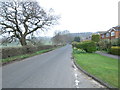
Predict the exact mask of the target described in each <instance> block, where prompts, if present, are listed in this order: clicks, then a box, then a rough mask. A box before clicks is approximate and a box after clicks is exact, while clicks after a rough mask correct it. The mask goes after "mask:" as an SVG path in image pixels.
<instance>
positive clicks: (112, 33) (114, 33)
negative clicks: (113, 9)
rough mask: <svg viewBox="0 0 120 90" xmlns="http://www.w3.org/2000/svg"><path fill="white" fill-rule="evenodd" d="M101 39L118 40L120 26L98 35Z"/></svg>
mask: <svg viewBox="0 0 120 90" xmlns="http://www.w3.org/2000/svg"><path fill="white" fill-rule="evenodd" d="M99 34H100V38H101V39H117V38H120V26H116V27H112V28H111V29H109V30H108V31H106V32H103V33H99Z"/></svg>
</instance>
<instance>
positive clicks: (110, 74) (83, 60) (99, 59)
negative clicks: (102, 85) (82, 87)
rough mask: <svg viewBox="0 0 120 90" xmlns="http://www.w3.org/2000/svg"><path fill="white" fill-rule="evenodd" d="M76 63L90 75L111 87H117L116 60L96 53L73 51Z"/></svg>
mask: <svg viewBox="0 0 120 90" xmlns="http://www.w3.org/2000/svg"><path fill="white" fill-rule="evenodd" d="M73 56H74V58H75V61H76V63H77V64H78V65H79V66H80V67H81V68H82V69H84V70H85V71H87V72H88V73H90V74H91V75H93V76H95V77H97V78H98V79H101V80H102V81H104V82H106V83H108V84H109V85H111V86H113V87H118V60H117V59H113V58H109V57H106V56H101V55H99V54H96V53H85V52H83V53H81V52H80V51H78V50H77V49H73Z"/></svg>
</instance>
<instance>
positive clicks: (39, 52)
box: [2, 48, 56, 65]
mask: <svg viewBox="0 0 120 90" xmlns="http://www.w3.org/2000/svg"><path fill="white" fill-rule="evenodd" d="M54 49H56V48H51V49H46V50H40V51H37V52H35V53H32V54H24V55H20V56H13V57H10V58H6V59H2V64H3V65H4V64H7V63H10V62H13V61H17V60H22V59H25V58H28V57H32V56H35V55H39V54H42V53H45V52H49V51H51V50H54Z"/></svg>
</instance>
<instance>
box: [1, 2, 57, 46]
mask: <svg viewBox="0 0 120 90" xmlns="http://www.w3.org/2000/svg"><path fill="white" fill-rule="evenodd" d="M51 11H52V10H49V12H46V11H45V10H44V9H43V8H42V7H40V6H39V4H38V3H37V2H30V1H24V2H17V1H12V2H9V1H8V2H0V27H1V30H2V33H9V34H10V37H9V38H10V39H12V40H13V39H14V38H18V39H19V41H20V43H21V45H22V46H25V45H27V43H26V36H27V35H30V34H32V33H33V32H35V31H37V30H42V31H44V29H45V28H48V27H49V26H51V25H54V24H56V22H57V19H58V16H55V15H54V14H53V13H52V12H51Z"/></svg>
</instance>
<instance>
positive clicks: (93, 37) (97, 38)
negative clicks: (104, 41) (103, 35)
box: [92, 34, 100, 43]
mask: <svg viewBox="0 0 120 90" xmlns="http://www.w3.org/2000/svg"><path fill="white" fill-rule="evenodd" d="M92 41H94V42H97V43H98V42H99V41H100V35H98V34H96V35H94V34H93V35H92Z"/></svg>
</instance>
